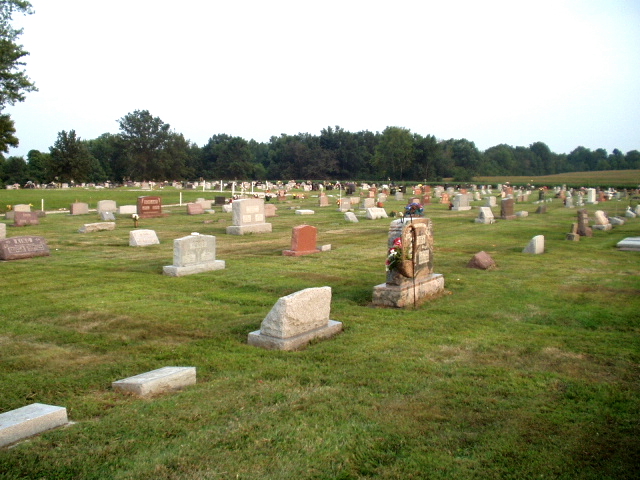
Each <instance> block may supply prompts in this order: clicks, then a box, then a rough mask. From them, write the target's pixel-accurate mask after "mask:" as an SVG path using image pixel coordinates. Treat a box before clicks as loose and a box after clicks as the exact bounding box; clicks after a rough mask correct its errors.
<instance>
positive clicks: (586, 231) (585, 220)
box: [578, 208, 593, 237]
mask: <svg viewBox="0 0 640 480" xmlns="http://www.w3.org/2000/svg"><path fill="white" fill-rule="evenodd" d="M578 235H580V236H581V237H593V230H591V227H590V226H589V214H588V213H587V210H586V209H584V208H583V209H580V210H578Z"/></svg>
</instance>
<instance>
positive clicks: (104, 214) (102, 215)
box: [100, 212, 116, 222]
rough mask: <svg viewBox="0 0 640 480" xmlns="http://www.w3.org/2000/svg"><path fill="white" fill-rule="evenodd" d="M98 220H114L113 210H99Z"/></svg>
mask: <svg viewBox="0 0 640 480" xmlns="http://www.w3.org/2000/svg"><path fill="white" fill-rule="evenodd" d="M100 220H102V221H103V222H115V220H116V217H115V215H114V214H113V212H100Z"/></svg>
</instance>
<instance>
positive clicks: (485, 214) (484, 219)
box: [475, 197, 496, 224]
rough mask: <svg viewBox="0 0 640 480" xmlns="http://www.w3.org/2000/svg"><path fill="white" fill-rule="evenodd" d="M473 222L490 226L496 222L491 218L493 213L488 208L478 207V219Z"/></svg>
mask: <svg viewBox="0 0 640 480" xmlns="http://www.w3.org/2000/svg"><path fill="white" fill-rule="evenodd" d="M492 198H493V197H492ZM475 222H476V223H485V224H492V223H495V222H496V220H495V218H494V216H493V212H492V211H491V209H490V208H489V207H480V212H479V213H478V218H476V219H475Z"/></svg>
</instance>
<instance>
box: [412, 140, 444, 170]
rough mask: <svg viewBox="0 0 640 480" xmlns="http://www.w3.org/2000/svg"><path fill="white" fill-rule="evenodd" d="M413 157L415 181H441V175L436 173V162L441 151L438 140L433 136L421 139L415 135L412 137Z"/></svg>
mask: <svg viewBox="0 0 640 480" xmlns="http://www.w3.org/2000/svg"><path fill="white" fill-rule="evenodd" d="M413 144H414V157H415V169H416V175H415V178H416V179H423V180H426V181H428V182H430V181H434V180H441V179H442V176H441V173H442V172H439V171H438V160H439V159H440V158H441V155H442V150H441V145H440V144H439V143H438V140H437V139H436V137H434V136H433V135H427V136H426V137H423V136H422V135H419V134H417V133H415V134H414V135H413Z"/></svg>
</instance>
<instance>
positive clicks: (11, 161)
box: [3, 157, 29, 186]
mask: <svg viewBox="0 0 640 480" xmlns="http://www.w3.org/2000/svg"><path fill="white" fill-rule="evenodd" d="M3 170H4V183H5V185H12V184H14V183H17V184H18V185H20V186H24V184H25V183H27V182H28V181H29V173H28V170H27V162H25V161H24V158H22V157H9V158H7V160H6V161H5V162H4V168H3Z"/></svg>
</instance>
